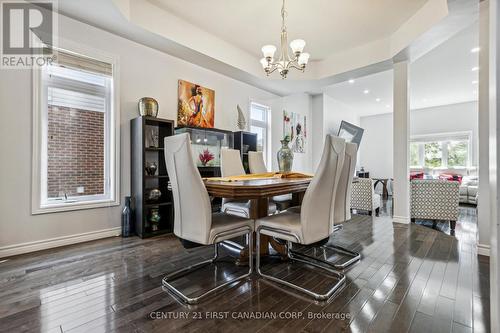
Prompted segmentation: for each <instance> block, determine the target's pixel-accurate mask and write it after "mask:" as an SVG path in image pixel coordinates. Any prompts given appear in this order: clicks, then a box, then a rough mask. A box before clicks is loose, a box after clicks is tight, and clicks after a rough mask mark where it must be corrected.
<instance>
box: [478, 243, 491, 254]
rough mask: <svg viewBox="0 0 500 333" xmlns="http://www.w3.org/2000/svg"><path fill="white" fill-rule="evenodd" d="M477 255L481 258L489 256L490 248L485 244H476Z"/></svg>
mask: <svg viewBox="0 0 500 333" xmlns="http://www.w3.org/2000/svg"><path fill="white" fill-rule="evenodd" d="M477 254H479V255H481V256H487V257H489V256H490V246H489V245H485V244H477Z"/></svg>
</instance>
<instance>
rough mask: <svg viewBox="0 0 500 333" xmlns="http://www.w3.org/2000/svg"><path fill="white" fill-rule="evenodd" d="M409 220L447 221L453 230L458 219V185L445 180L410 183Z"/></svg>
mask: <svg viewBox="0 0 500 333" xmlns="http://www.w3.org/2000/svg"><path fill="white" fill-rule="evenodd" d="M410 196H411V212H410V216H411V220H412V222H414V221H415V219H426V220H449V221H450V228H451V230H455V224H456V221H457V219H458V202H459V183H458V182H456V181H447V180H412V181H411V192H410Z"/></svg>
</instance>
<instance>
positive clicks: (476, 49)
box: [470, 47, 481, 53]
mask: <svg viewBox="0 0 500 333" xmlns="http://www.w3.org/2000/svg"><path fill="white" fill-rule="evenodd" d="M479 51H481V48H480V47H475V48H473V49H471V50H470V53H478V52H479Z"/></svg>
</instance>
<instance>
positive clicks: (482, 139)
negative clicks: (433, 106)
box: [477, 0, 491, 256]
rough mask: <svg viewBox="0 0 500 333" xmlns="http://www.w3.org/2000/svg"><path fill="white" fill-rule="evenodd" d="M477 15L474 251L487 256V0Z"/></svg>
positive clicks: (488, 201)
mask: <svg viewBox="0 0 500 333" xmlns="http://www.w3.org/2000/svg"><path fill="white" fill-rule="evenodd" d="M479 6H480V15H479V47H480V48H481V51H480V53H479V68H480V71H479V90H478V93H479V95H478V96H479V106H478V124H479V128H478V141H479V144H478V146H479V154H478V155H479V165H478V167H479V169H478V176H479V192H478V193H479V203H478V221H477V227H478V239H477V252H478V254H481V255H486V256H489V255H490V236H491V235H490V188H489V187H490V175H489V173H490V171H489V166H490V165H489V154H490V152H489V147H490V145H489V140H490V138H489V126H490V119H489V110H490V108H489V103H490V101H489V84H490V83H489V43H490V41H489V2H488V0H486V1H483V2H481V3H480V5H479Z"/></svg>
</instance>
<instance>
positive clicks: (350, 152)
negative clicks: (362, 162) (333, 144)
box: [290, 142, 361, 270]
mask: <svg viewBox="0 0 500 333" xmlns="http://www.w3.org/2000/svg"><path fill="white" fill-rule="evenodd" d="M357 153H358V145H357V144H355V143H350V142H347V143H346V146H345V158H344V164H343V166H342V171H341V173H340V179H339V183H338V185H337V191H336V195H335V202H334V211H333V213H334V214H333V222H334V232H335V231H339V230H340V229H342V223H344V222H346V221H348V220H350V219H351V209H350V208H351V191H352V181H353V178H354V172H355V168H356V161H357ZM328 240H329V239H328ZM328 240H326V239H325V241H323V242H322V243H320V244H315V245H313V247H314V248H313V249H312V251H311V249H310V248H309V247H306V248H305V249H306V251H301V250H304V249H297V250H295V249H293V248H292V249H291V250H290V251H291V253H292V254H293V255H294V256H297V257H300V258H302V259H306V260H309V259H312V260H315V261H318V262H319V263H320V264H325V265H328V266H331V267H332V268H334V269H341V270H343V269H346V268H347V267H349V266H351V265H353V264H354V263H356V262H357V261H359V260H360V259H361V254H359V253H358V252H355V251H352V250H349V249H347V248H345V247H342V246H339V245H336V244H327V242H328ZM332 251H334V252H338V253H340V254H342V255H343V256H345V257H347V258H348V259H347V260H344V258H341V259H342V260H337V261H335V262H330V261H328V260H326V259H321V258H329V257H330V256H331V253H330V252H332ZM318 252H319V253H318ZM306 253H312V255H308V254H306ZM329 253H330V254H329Z"/></svg>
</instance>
